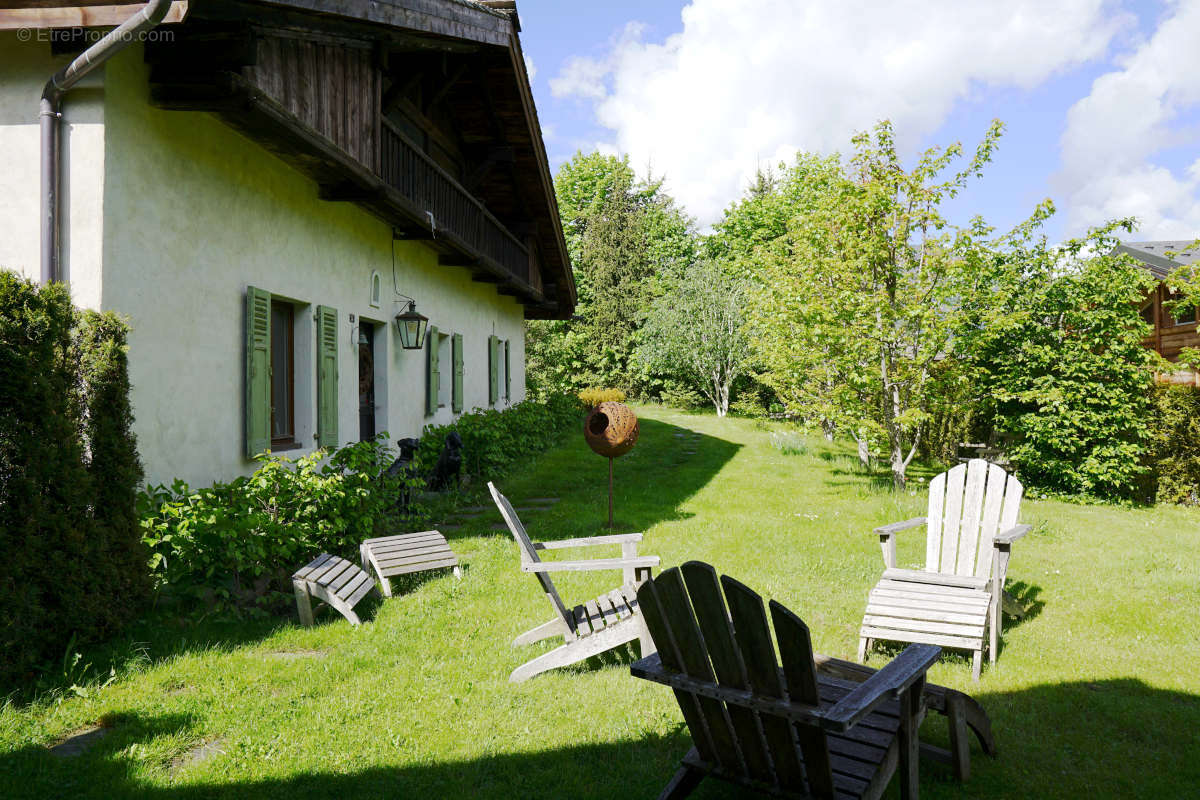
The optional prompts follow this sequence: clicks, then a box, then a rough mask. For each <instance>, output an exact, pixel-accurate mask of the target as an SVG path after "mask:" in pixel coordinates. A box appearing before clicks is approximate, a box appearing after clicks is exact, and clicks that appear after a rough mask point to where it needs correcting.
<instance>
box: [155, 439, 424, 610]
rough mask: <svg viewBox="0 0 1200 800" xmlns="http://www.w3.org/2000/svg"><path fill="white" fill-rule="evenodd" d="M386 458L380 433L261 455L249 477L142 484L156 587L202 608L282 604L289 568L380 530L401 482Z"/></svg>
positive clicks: (351, 554)
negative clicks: (338, 444)
mask: <svg viewBox="0 0 1200 800" xmlns="http://www.w3.org/2000/svg"><path fill="white" fill-rule="evenodd" d="M393 458H394V453H393V452H392V450H391V448H390V447H388V446H387V444H386V442H385V441H384V437H383V436H380V437H379V438H377V439H376V440H374V441H368V442H358V443H355V444H351V445H347V446H346V447H343V448H341V449H340V450H335V451H333V452H332V453H329V452H328V451H326V450H317V451H315V452H313V453H310V454H309V455H306V456H302V457H300V458H299V459H290V458H287V457H286V456H280V455H273V454H270V453H266V454H264V455H261V456H259V457H258V462H259V467H258V469H257V470H255V472H254V474H253V475H250V476H249V477H239V478H236V479H234V480H232V481H230V482H228V483H220V482H218V483H215V484H213V485H212V486H209V487H207V488H203V489H199V490H192V489H191V488H189V487H188V485H187V484H186V483H184V482H183V481H175V483H174V484H173V485H172V486H171V487H170V488H168V487H165V486H153V487H149V488H147V489H146V490H145V491H143V492H142V493H141V495H140V496H139V498H138V500H139V508H140V512H141V525H142V535H143V540H144V541H145V543H146V545H147V546H148V547H149V548H150V551H151V559H150V567H151V570H152V571H153V574H154V578H155V580H156V582H157V585H158V588H159V589H160V590H161V591H163V592H164V594H165V595H166V597H168V598H170V599H179V598H180V597H198V598H201V599H203V600H204V601H205V606H206V608H208V609H211V608H218V609H222V610H235V609H236V610H243V609H250V608H258V609H264V608H268V607H271V606H273V605H276V604H280V603H282V602H283V601H284V597H282V596H281V595H280V592H283V593H285V594H286V593H287V592H288V591H289V588H290V584H289V582H288V579H289V576H290V575H291V573H292V572H294V571H295V570H296V569H297V568H298V567H300V566H302V565H303V564H305V563H307V562H308V561H310V560H311V559H313V558H315V557H316V556H317V555H319V554H320V553H321V552H330V553H334V554H336V555H340V556H342V557H344V558H349V559H351V560H353V561H357V560H358V545H359V544H360V543H361V542H362V541H363V540H364V539H368V538H371V537H372V536H376V535H380V534H382V533H383V532H384V531H385V522H386V520H387V519H388V517H389V512H392V511H393V510H394V509H395V506H396V503H397V500H398V498H399V497H400V496H401V493H402V491H403V490H404V488H405V487H404V485H403V482H404V481H406V480H411V479H406V478H403V477H401V476H395V477H392V476H388V475H387V474H386V472H385V470H386V469H387V467H388V465H389V464H390V463H391V461H392V460H393ZM410 513H414V512H410Z"/></svg>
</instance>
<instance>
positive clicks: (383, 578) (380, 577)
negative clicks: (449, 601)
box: [359, 531, 462, 597]
mask: <svg viewBox="0 0 1200 800" xmlns="http://www.w3.org/2000/svg"><path fill="white" fill-rule="evenodd" d="M359 553H360V554H361V556H362V566H363V569H365V570H366V571H367V572H370V573H371V574H372V575H374V576H375V581H376V583H378V584H379V591H380V592H382V593H383V596H384V597H391V596H392V582H391V581H390V580H389V578H394V577H396V576H397V575H407V574H408V573H410V572H424V571H425V570H427V569H444V568H446V567H450V568H452V569H453V570H454V577H456V578H459V579H461V578H462V570H461V569H460V568H459V566H458V556H456V555H454V553H453V552H452V551H451V550H450V545H449V544H447V543H446V537H445V536H442V534H441V533H439V532H438V531H421V532H420V533H401V534H397V535H395V536H381V537H379V538H377V539H367V540H366V541H365V542H363V543H362V546H361V547H359Z"/></svg>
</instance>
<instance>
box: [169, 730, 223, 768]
mask: <svg viewBox="0 0 1200 800" xmlns="http://www.w3.org/2000/svg"><path fill="white" fill-rule="evenodd" d="M224 742H225V740H224V739H219V738H218V739H210V740H209V741H207V742H202V743H201V744H199V745H197V746H196V747H193V748H192V749H191V750H188V751H187V752H186V753H181V754H180V755H178V756H176V757H175V758H173V759H171V768H170V773H171V775H175V774H176V773H178V772H181V771H183V770H185V769H187V768H188V767H191V766H194V765H196V764H200V763H202V762H204V761H208V760H209V759H210V758H212V757H213V756H215V755H217V754H218V753H224V752H225V751H224V750H222V749H221V745H222V744H223V743H224Z"/></svg>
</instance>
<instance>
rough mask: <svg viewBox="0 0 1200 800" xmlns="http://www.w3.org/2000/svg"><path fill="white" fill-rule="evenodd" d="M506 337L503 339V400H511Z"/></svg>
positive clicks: (510, 377) (510, 373) (510, 372)
mask: <svg viewBox="0 0 1200 800" xmlns="http://www.w3.org/2000/svg"><path fill="white" fill-rule="evenodd" d="M509 364H510V362H509V360H508V339H505V340H504V401H505V402H510V401H511V400H512V371H511V370H510V369H509Z"/></svg>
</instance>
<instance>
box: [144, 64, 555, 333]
mask: <svg viewBox="0 0 1200 800" xmlns="http://www.w3.org/2000/svg"><path fill="white" fill-rule="evenodd" d="M151 102H152V103H153V104H154V105H155V106H157V107H159V108H164V109H168V110H182V111H207V112H211V113H215V114H217V115H218V116H219V117H221V119H222V120H223V121H225V122H226V123H227V124H229V125H230V126H231V127H233V128H235V129H237V130H239V131H241V132H242V133H244V134H246V135H247V136H248V137H250V138H251V139H253V140H254V141H256V142H258V143H259V144H261V145H262V146H264V147H266V148H267V149H268V150H270V151H271V152H273V153H275V154H276V155H278V156H279V157H280V158H281V159H282V160H283V161H285V162H286V163H288V164H289V165H290V166H292V167H293V168H295V169H297V170H299V171H300V172H301V173H303V174H305V175H307V176H308V177H310V178H311V179H313V180H314V181H316V183H317V184H318V185H319V186H337V187H338V189H339V194H340V197H339V198H338V199H346V200H352V201H353V202H355V203H356V204H358V205H359V206H361V207H363V208H364V209H366V210H367V211H369V212H371V213H372V214H374V215H375V216H377V217H378V218H380V219H381V220H383V221H384V222H386V223H388V224H389V225H392V226H394V227H396V228H398V229H399V230H401V231H404V232H405V233H407V234H408V236H409V237H411V238H413V239H420V240H422V241H424V242H425V244H427V245H428V246H430V247H431V248H433V249H434V250H436V251H438V252H440V253H443V254H445V255H450V256H452V258H450V259H441V260H440V261H441V263H456V264H459V265H461V266H464V267H469V268H470V269H471V270H472V273H473V276H474V277H475V278H476V279H477V280H483V281H486V282H489V283H495V284H497V285H498V287H499V288H500V289H503V290H505V293H506V294H511V295H512V296H514V297H516V298H517V299H518V301H519V302H521V303H522V304H524V305H526V307H527V309H531V310H533V312H534V313H535V314H540V312H539V311H538V309H539V308H540V307H542V306H544V305H545V304H546V303H547V298H546V296H545V295H544V294H543V292H541V291H539V290H538V289H537V288H535V287H534V286H532V285H530V284H529V283H528V282H526V281H525V280H523V279H521V278H520V277H518V276H515V275H513V274H512V273H511V272H509V271H508V270H507V269H505V268H504V266H503V265H501V264H499V263H498V262H496V261H495V260H493V259H492V258H490V257H489V256H488V255H487V254H486V253H482V252H479V251H477V250H475V249H474V248H473V247H471V246H470V245H469V244H467V243H466V242H465V241H463V240H462V239H461V238H459V237H458V236H457V235H456V234H455V233H453V232H452V231H447V230H443V229H437V230H436V231H435V230H434V229H432V228H431V226H430V224H429V221H428V218H427V217H426V214H425V211H424V210H423V209H420V208H417V207H416V205H414V204H413V203H412V202H411V201H410V200H409V199H408V198H407V197H405V196H404V195H403V194H401V193H400V192H399V191H398V190H397V189H395V188H394V187H392V186H390V185H389V184H388V183H387V182H385V181H384V180H383V179H382V178H381V177H380V176H378V175H376V174H374V173H373V172H371V171H370V170H369V169H367V168H366V167H365V166H364V165H362V164H360V163H359V162H358V161H357V160H356V159H354V158H353V157H352V156H350V155H349V154H348V153H346V152H345V151H343V150H342V149H340V148H339V147H337V146H336V145H335V144H334V143H333V142H331V141H329V140H328V139H326V138H325V137H324V136H322V135H320V134H319V133H317V132H316V131H313V130H312V129H310V128H309V127H308V126H306V125H304V124H303V123H302V122H301V121H300V120H298V119H297V118H296V117H294V116H293V115H292V114H291V113H290V112H289V111H287V110H286V109H285V108H283V106H281V105H280V104H279V103H278V102H276V101H275V100H274V99H273V98H271V97H269V96H267V95H266V94H264V93H263V92H262V91H261V90H259V89H258V88H257V87H255V86H254V85H253V84H251V83H250V82H249V81H248V80H246V78H244V77H243V76H241V75H239V74H237V73H234V72H228V71H222V72H218V73H215V74H214V75H213V76H212V79H211V80H209V81H206V82H205V83H203V84H184V85H162V84H158V85H153V86H152V87H151ZM328 199H333V198H328Z"/></svg>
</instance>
